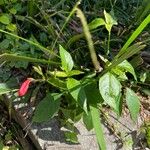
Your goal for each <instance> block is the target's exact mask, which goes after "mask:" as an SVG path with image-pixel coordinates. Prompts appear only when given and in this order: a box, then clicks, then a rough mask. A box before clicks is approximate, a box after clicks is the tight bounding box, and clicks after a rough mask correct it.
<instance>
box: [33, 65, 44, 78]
mask: <svg viewBox="0 0 150 150" xmlns="http://www.w3.org/2000/svg"><path fill="white" fill-rule="evenodd" d="M33 69H34V71H35V72H37V73H38V74H39V75H41V76H42V77H44V74H43V72H42V68H41V67H40V66H33Z"/></svg>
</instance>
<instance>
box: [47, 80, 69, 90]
mask: <svg viewBox="0 0 150 150" xmlns="http://www.w3.org/2000/svg"><path fill="white" fill-rule="evenodd" d="M47 81H48V83H50V84H51V85H53V86H55V87H57V88H60V89H67V87H66V82H64V81H62V80H60V79H58V78H54V77H52V78H49V79H48V80H47Z"/></svg>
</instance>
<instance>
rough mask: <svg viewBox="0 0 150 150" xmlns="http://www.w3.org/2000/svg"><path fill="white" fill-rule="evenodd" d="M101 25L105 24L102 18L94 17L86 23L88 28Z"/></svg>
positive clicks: (91, 28)
mask: <svg viewBox="0 0 150 150" xmlns="http://www.w3.org/2000/svg"><path fill="white" fill-rule="evenodd" d="M102 25H105V21H104V19H102V18H96V19H94V20H93V21H92V22H90V23H89V24H88V26H89V29H90V30H93V29H96V28H97V27H99V26H102Z"/></svg>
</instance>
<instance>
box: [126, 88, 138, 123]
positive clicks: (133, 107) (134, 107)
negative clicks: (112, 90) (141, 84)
mask: <svg viewBox="0 0 150 150" xmlns="http://www.w3.org/2000/svg"><path fill="white" fill-rule="evenodd" d="M126 102H127V106H128V108H129V111H130V114H131V118H132V119H133V120H134V121H136V119H137V117H138V113H139V111H140V101H139V98H138V97H137V95H136V94H135V93H134V91H132V90H131V89H129V88H126Z"/></svg>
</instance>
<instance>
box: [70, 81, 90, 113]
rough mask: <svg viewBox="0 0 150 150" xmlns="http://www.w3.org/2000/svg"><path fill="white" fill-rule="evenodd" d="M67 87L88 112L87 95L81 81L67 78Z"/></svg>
mask: <svg viewBox="0 0 150 150" xmlns="http://www.w3.org/2000/svg"><path fill="white" fill-rule="evenodd" d="M67 88H68V90H69V92H70V94H71V95H72V97H73V98H74V99H75V100H76V101H77V102H78V103H79V105H80V106H81V107H82V109H83V110H84V111H85V112H87V97H86V94H85V91H84V88H83V87H82V85H81V83H80V81H78V80H75V79H73V78H69V79H68V80H67Z"/></svg>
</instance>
